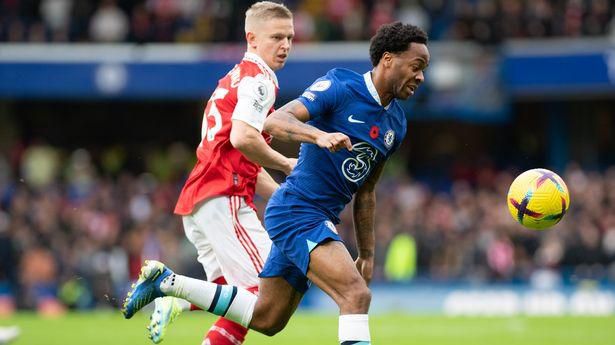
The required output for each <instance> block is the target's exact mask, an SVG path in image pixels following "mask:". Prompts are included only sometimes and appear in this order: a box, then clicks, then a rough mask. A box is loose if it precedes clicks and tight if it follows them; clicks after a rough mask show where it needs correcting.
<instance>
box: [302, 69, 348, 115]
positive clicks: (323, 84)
mask: <svg viewBox="0 0 615 345" xmlns="http://www.w3.org/2000/svg"><path fill="white" fill-rule="evenodd" d="M298 100H299V101H300V102H301V103H302V104H303V105H304V106H305V107H306V108H307V110H308V112H309V113H310V118H311V119H317V118H319V117H322V116H326V115H327V114H329V113H331V112H332V111H333V109H335V107H336V105H337V104H338V103H339V102H340V100H341V94H340V91H339V85H338V83H336V82H335V79H333V78H331V77H330V76H329V75H326V76H324V77H321V78H319V79H317V80H316V81H315V82H314V83H313V84H312V85H311V86H310V87H308V88H307V89H306V90H305V91H304V92H303V94H302V95H301V96H299V98H298Z"/></svg>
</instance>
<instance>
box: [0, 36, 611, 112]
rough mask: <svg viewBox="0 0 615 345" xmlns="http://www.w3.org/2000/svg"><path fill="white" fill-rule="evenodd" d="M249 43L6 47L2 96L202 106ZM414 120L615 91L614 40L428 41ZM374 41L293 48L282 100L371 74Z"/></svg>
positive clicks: (1, 55) (0, 69)
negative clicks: (338, 78)
mask: <svg viewBox="0 0 615 345" xmlns="http://www.w3.org/2000/svg"><path fill="white" fill-rule="evenodd" d="M243 50H244V46H242V45H233V46H228V45H223V46H219V45H216V46H190V45H189V46H186V45H145V46H133V45H32V44H0V99H58V100H80V99H81V100H83V99H86V100H87V99H93V100H101V99H102V100H105V99H108V100H116V99H117V100H148V99H153V100H164V99H186V100H203V99H205V98H206V97H208V95H209V94H210V93H211V92H212V91H213V88H214V87H215V85H216V82H217V80H218V79H219V78H220V77H221V76H223V75H224V74H225V73H226V72H227V71H228V70H229V69H230V68H231V67H232V66H233V65H234V63H236V62H237V61H239V59H240V58H241V56H242V54H243ZM430 50H431V53H432V61H431V66H430V68H429V69H428V71H427V73H426V79H427V83H426V85H425V86H424V87H422V88H421V89H420V90H419V93H418V94H417V95H415V97H413V102H414V103H406V105H407V106H408V107H409V108H410V105H414V106H413V107H412V115H411V116H416V118H427V119H431V118H438V117H439V118H460V119H465V120H471V121H501V120H505V119H506V118H507V115H508V111H507V110H508V104H509V101H510V100H511V99H514V98H515V97H527V96H529V97H538V98H540V97H543V98H544V97H546V98H553V97H556V98H563V99H566V98H567V97H569V96H577V97H578V96H581V97H594V96H596V95H604V94H612V93H615V46H614V45H613V44H612V43H609V42H608V41H606V40H586V39H582V40H564V41H558V40H548V41H538V42H537V41H521V42H512V43H508V44H506V45H504V46H503V47H502V49H501V50H500V51H499V52H498V53H495V54H494V53H493V52H489V51H487V50H485V49H484V48H482V47H480V46H476V45H473V44H471V43H459V42H453V43H443V42H434V43H431V44H430ZM370 66H371V64H370V62H369V57H368V44H367V43H321V44H303V45H296V46H295V47H294V50H293V53H292V55H291V58H290V59H289V61H288V63H287V66H286V67H285V68H284V69H282V70H281V71H279V72H278V78H279V81H280V85H281V89H280V94H279V99H280V100H281V101H288V100H289V99H292V98H294V97H296V96H297V95H299V94H301V93H302V92H303V90H304V89H305V88H306V87H307V86H309V85H310V84H311V83H312V82H313V80H314V79H316V78H318V77H320V76H322V75H324V74H325V73H326V72H327V71H328V70H329V69H331V68H334V67H345V68H349V69H352V70H355V71H357V72H363V71H366V70H368V69H369V68H370Z"/></svg>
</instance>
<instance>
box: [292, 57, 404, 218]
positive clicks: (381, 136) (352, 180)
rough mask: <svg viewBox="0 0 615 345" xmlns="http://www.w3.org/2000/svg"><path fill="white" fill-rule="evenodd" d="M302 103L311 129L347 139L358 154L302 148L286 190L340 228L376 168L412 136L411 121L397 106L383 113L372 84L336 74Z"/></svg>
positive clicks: (318, 83) (307, 93) (341, 72)
mask: <svg viewBox="0 0 615 345" xmlns="http://www.w3.org/2000/svg"><path fill="white" fill-rule="evenodd" d="M298 100H299V101H300V102H301V103H303V104H304V105H305V107H306V108H307V109H308V111H309V113H310V120H309V121H308V124H310V125H312V126H314V127H316V128H318V129H321V130H323V131H325V132H330V133H331V132H340V133H344V134H346V135H347V136H348V137H349V138H350V140H351V142H352V145H353V149H352V151H348V150H346V149H341V150H340V151H338V152H335V153H331V152H329V150H327V149H322V148H320V147H318V146H317V145H315V144H307V143H303V144H301V149H300V151H299V159H298V162H297V166H296V167H295V169H294V170H293V171H292V173H291V174H290V176H288V178H287V179H286V183H285V184H284V185H283V186H282V188H286V189H287V190H288V191H290V192H291V193H294V194H296V195H298V196H299V197H301V199H302V200H304V201H306V202H309V203H310V204H312V205H313V206H316V207H318V208H319V209H321V210H322V211H324V212H325V213H326V214H327V215H328V216H329V217H330V218H331V219H332V220H333V221H334V222H335V223H338V222H339V218H338V215H339V213H340V212H341V211H342V210H343V209H344V207H345V205H346V204H347V203H348V202H350V200H351V199H352V196H353V194H354V193H355V192H356V191H357V190H358V189H359V187H361V185H362V184H363V183H364V182H365V181H366V179H367V177H368V176H369V175H370V173H371V172H372V170H373V169H374V167H376V166H377V165H378V164H379V163H381V162H383V161H384V160H386V159H387V158H389V157H390V156H391V154H392V153H393V152H394V151H395V150H397V148H398V147H399V145H400V144H401V142H402V141H403V138H404V137H405V135H406V128H407V124H406V116H405V114H404V112H403V110H402V108H401V106H400V105H399V104H398V102H397V101H396V100H393V101H392V102H391V103H390V104H389V105H388V106H387V107H383V106H382V105H381V103H380V98H379V96H378V93H377V92H376V89H375V87H374V84H373V82H372V78H371V72H367V73H365V74H363V75H361V74H358V73H356V72H353V71H350V70H347V69H341V68H337V69H333V70H331V71H329V72H328V73H327V74H326V75H325V76H324V77H321V78H319V79H318V80H316V81H315V82H314V84H312V85H311V86H310V87H309V88H308V89H307V90H306V91H305V92H304V93H303V94H302V95H301V97H299V98H298Z"/></svg>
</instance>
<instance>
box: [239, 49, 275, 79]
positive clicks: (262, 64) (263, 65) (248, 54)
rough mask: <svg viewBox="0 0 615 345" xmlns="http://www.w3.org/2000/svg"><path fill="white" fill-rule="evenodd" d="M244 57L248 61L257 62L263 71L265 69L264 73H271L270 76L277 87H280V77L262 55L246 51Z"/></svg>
mask: <svg viewBox="0 0 615 345" xmlns="http://www.w3.org/2000/svg"><path fill="white" fill-rule="evenodd" d="M243 59H244V60H246V61H250V62H253V63H255V64H256V65H257V66H258V67H260V69H261V71H263V73H265V74H268V75H269V77H270V78H271V79H272V80H273V82H274V83H275V87H279V86H278V77H277V76H276V75H275V72H274V71H273V70H272V69H271V68H270V67H269V66H267V64H266V63H265V61H264V60H263V59H262V58H261V57H260V56H258V55H257V54H254V53H251V52H246V53H245V54H244V56H243Z"/></svg>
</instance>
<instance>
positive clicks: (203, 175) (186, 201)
mask: <svg viewBox="0 0 615 345" xmlns="http://www.w3.org/2000/svg"><path fill="white" fill-rule="evenodd" d="M277 91H278V82H277V78H276V76H275V73H274V72H273V71H272V70H271V68H269V67H268V66H267V64H265V62H264V61H263V60H262V59H261V58H260V57H259V56H258V55H256V54H253V53H246V54H245V56H244V58H243V60H242V61H241V62H240V63H239V64H238V65H235V67H234V68H233V69H232V70H231V71H230V72H229V73H228V74H227V75H226V76H224V77H223V78H222V79H220V80H219V81H218V87H217V88H216V90H215V91H214V92H213V94H212V95H211V98H210V99H209V101H208V102H207V106H206V107H205V113H204V115H203V126H202V129H201V143H200V145H199V147H198V148H197V150H196V156H197V163H196V166H195V167H194V169H193V170H192V172H191V173H190V176H189V177H188V180H187V181H186V184H185V185H184V188H183V189H182V192H181V194H180V196H179V200H178V201H177V205H176V206H175V213H176V214H179V215H189V214H191V213H192V211H193V209H194V206H195V205H196V204H198V203H199V202H201V201H203V200H205V199H207V198H211V197H215V196H220V195H229V196H231V195H237V196H243V197H245V200H246V203H248V205H251V206H252V207H254V204H253V199H254V192H255V188H256V178H257V175H258V173H259V172H260V169H261V167H260V165H258V164H256V163H253V162H251V161H249V160H248V159H247V158H246V157H245V156H244V155H243V154H242V153H241V152H240V151H239V150H237V149H236V148H234V147H233V145H232V144H231V141H230V136H231V126H232V120H241V121H244V122H246V123H247V124H249V125H250V126H252V127H254V128H256V129H258V130H259V131H262V129H263V124H264V122H265V118H266V117H267V115H269V114H270V113H271V112H273V103H274V102H275V97H276V94H277ZM263 136H265V135H264V134H263ZM265 138H266V139H269V138H268V136H265Z"/></svg>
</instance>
